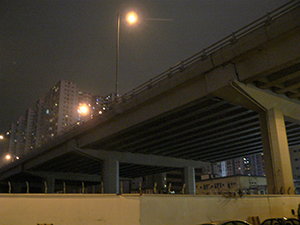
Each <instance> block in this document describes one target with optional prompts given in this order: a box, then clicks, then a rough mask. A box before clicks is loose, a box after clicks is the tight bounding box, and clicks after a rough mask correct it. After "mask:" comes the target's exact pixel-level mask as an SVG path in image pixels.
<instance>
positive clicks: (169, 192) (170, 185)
mask: <svg viewBox="0 0 300 225" xmlns="http://www.w3.org/2000/svg"><path fill="white" fill-rule="evenodd" d="M171 187H172V183H169V187H168V194H171Z"/></svg>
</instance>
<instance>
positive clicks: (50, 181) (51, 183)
mask: <svg viewBox="0 0 300 225" xmlns="http://www.w3.org/2000/svg"><path fill="white" fill-rule="evenodd" d="M45 182H46V183H45V185H47V187H46V188H47V190H46V191H47V193H54V192H55V178H54V177H53V176H48V177H46V178H45Z"/></svg>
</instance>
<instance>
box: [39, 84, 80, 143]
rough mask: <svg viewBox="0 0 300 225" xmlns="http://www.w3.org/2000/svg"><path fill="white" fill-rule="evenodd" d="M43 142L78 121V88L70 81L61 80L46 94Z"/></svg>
mask: <svg viewBox="0 0 300 225" xmlns="http://www.w3.org/2000/svg"><path fill="white" fill-rule="evenodd" d="M44 110H45V111H44V113H45V114H44V121H43V128H42V136H43V142H47V141H48V140H51V139H52V138H54V136H56V135H58V134H60V133H62V132H63V131H64V130H65V129H67V128H68V127H70V126H71V125H74V124H76V123H77V119H78V118H77V115H78V112H77V110H78V88H77V85H76V84H75V83H73V82H70V81H65V80H61V81H59V82H58V83H57V84H56V85H54V86H53V87H52V88H51V89H50V91H49V92H48V93H47V94H46V96H45V102H44Z"/></svg>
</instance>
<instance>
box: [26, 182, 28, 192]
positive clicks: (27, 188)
mask: <svg viewBox="0 0 300 225" xmlns="http://www.w3.org/2000/svg"><path fill="white" fill-rule="evenodd" d="M26 187H27V190H26V193H27V194H28V193H29V183H28V181H26Z"/></svg>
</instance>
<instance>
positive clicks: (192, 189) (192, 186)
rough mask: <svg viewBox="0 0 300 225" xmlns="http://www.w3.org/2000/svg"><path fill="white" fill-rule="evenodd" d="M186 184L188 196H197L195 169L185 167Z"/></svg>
mask: <svg viewBox="0 0 300 225" xmlns="http://www.w3.org/2000/svg"><path fill="white" fill-rule="evenodd" d="M184 182H185V185H186V186H185V189H186V193H187V194H192V195H195V194H196V182H195V168H194V167H190V166H187V167H184Z"/></svg>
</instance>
